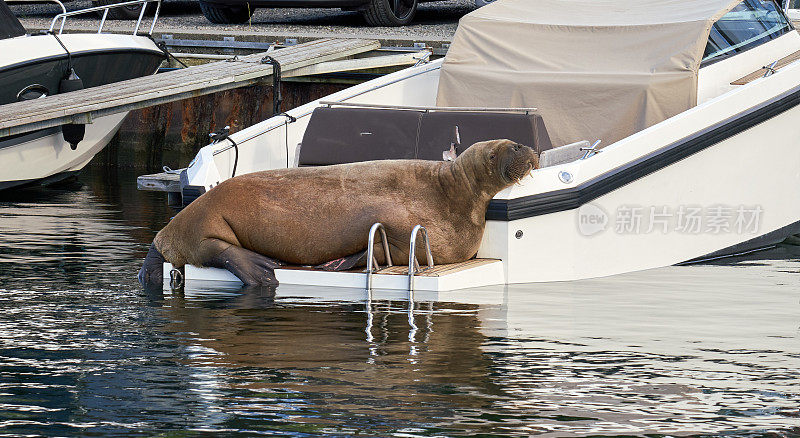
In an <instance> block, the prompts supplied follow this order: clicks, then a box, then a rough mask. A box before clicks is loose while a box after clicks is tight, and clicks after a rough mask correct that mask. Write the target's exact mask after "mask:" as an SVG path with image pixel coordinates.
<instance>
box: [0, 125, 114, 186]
mask: <svg viewBox="0 0 800 438" xmlns="http://www.w3.org/2000/svg"><path fill="white" fill-rule="evenodd" d="M126 115H127V113H121V114H113V115H110V116H105V117H99V118H97V119H96V120H94V123H91V124H88V125H86V135H85V137H84V139H83V140H82V141H81V142H80V143H79V144H78V147H77V148H76V149H75V150H72V149H71V148H70V146H69V143H67V142H65V141H64V137H63V135H62V134H61V128H60V127H56V128H50V129H42V130H39V131H34V132H31V133H27V134H22V135H21V136H14V137H12V138H6V139H2V138H0V162H2V163H13V164H11V165H4V166H3V170H2V171H1V172H0V190H4V189H10V188H13V187H18V186H23V185H35V184H40V185H47V184H51V183H54V182H57V181H58V180H60V179H63V178H57V177H56V176H63V177H68V176H70V174H75V173H77V172H78V171H80V170H81V169H83V168H84V167H85V166H86V165H87V164H88V163H89V161H91V159H92V158H93V157H94V156H95V155H96V154H97V153H98V152H100V151H101V150H103V148H104V147H106V145H107V144H108V142H110V141H111V139H112V138H113V137H114V134H116V132H117V130H118V129H119V127H120V125H121V124H122V121H123V119H124V118H125V116H126Z"/></svg>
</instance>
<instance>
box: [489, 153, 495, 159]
mask: <svg viewBox="0 0 800 438" xmlns="http://www.w3.org/2000/svg"><path fill="white" fill-rule="evenodd" d="M489 161H494V154H493V153H492V154H489Z"/></svg>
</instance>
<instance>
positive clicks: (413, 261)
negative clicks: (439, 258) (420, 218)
mask: <svg viewBox="0 0 800 438" xmlns="http://www.w3.org/2000/svg"><path fill="white" fill-rule="evenodd" d="M420 231H422V239H423V242H425V256H426V258H427V260H428V267H427V268H425V269H420V267H419V262H418V261H417V255H416V249H417V235H418V234H419V232H420ZM431 268H433V254H431V244H430V242H428V230H426V229H425V227H423V226H422V225H417V226H416V227H414V229H413V230H411V242H409V250H408V294H409V299H411V300H413V299H414V275H416V274H418V273H420V272H424V271H427V270H428V269H431Z"/></svg>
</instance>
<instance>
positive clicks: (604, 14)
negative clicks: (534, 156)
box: [437, 0, 741, 146]
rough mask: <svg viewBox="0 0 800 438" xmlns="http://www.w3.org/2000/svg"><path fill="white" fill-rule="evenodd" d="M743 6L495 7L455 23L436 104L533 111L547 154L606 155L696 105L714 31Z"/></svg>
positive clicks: (590, 2)
mask: <svg viewBox="0 0 800 438" xmlns="http://www.w3.org/2000/svg"><path fill="white" fill-rule="evenodd" d="M740 1H741V0H498V1H497V2H495V3H492V4H489V5H488V6H484V7H482V8H480V9H477V10H475V11H474V12H472V13H470V14H467V15H465V16H464V17H463V18H461V21H460V22H459V25H458V30H457V31H456V34H455V36H454V38H453V43H452V45H451V46H450V50H449V51H448V52H447V56H446V57H445V60H444V64H443V66H442V70H441V79H440V81H439V92H438V96H437V105H439V106H470V107H475V106H480V107H533V108H538V109H539V111H540V113H541V115H542V117H543V118H544V122H545V124H546V126H547V130H548V132H549V133H550V137H551V140H552V143H553V146H560V145H564V144H568V143H572V142H575V141H580V140H589V141H593V140H595V139H601V140H603V143H602V145H605V146H607V145H609V144H611V143H614V142H615V141H617V140H620V139H622V138H625V137H627V136H629V135H631V134H633V133H635V132H638V131H640V130H642V129H644V128H646V127H648V126H651V125H653V124H656V123H658V122H660V121H662V120H665V119H667V118H669V117H672V116H673V115H675V114H678V113H680V112H682V111H685V110H687V109H689V108H691V107H693V106H695V105H696V104H697V71H698V69H699V67H700V61H701V59H702V57H703V52H704V50H705V46H706V41H707V40H708V36H709V33H710V30H711V26H712V25H713V24H714V22H715V21H717V20H718V19H719V18H720V17H721V16H722V15H724V14H725V13H727V12H728V11H730V10H731V9H733V8H734V7H735V6H736V5H737V4H738V3H740Z"/></svg>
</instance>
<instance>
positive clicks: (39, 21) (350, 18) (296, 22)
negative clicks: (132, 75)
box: [10, 0, 475, 43]
mask: <svg viewBox="0 0 800 438" xmlns="http://www.w3.org/2000/svg"><path fill="white" fill-rule="evenodd" d="M65 6H66V7H67V10H69V11H73V10H78V9H83V8H88V7H91V6H92V3H91V1H89V0H74V1H69V2H66V1H65ZM10 7H11V9H12V10H13V11H14V13H15V14H16V15H17V16H18V17H19V19H20V21H22V24H23V25H24V26H25V28H26V29H28V30H29V31H34V30H39V29H46V28H48V27H49V26H50V21H51V20H52V17H53V16H54V15H55V14H57V13H58V12H59V8H58V6H56V5H52V4H50V5H48V4H29V5H24V4H12V5H10ZM474 9H475V6H474V0H445V1H438V2H431V3H423V4H421V5H420V6H419V10H418V11H417V16H416V18H415V19H414V22H413V23H412V24H411V25H409V26H405V27H369V26H367V25H366V24H364V21H363V19H362V18H361V15H360V14H359V13H357V12H351V11H342V10H340V9H296V8H291V9H290V8H269V9H267V8H261V9H258V10H256V12H255V14H254V15H253V18H252V20H251V23H249V24H243V25H223V24H213V23H211V22H209V21H208V20H207V19H206V18H205V17H204V16H203V14H202V13H201V12H200V6H199V5H198V3H197V2H196V1H186V0H164V3H163V5H162V13H161V16H160V17H159V20H158V24H157V25H156V34H157V35H158V34H160V33H173V34H179V35H193V36H195V37H197V38H201V39H202V38H206V39H221V36H231V35H233V36H241V37H243V38H242V39H264V38H286V37H297V38H301V39H304V38H319V37H372V38H378V39H381V40H383V41H386V42H393V43H397V42H402V41H406V42H411V41H416V42H448V41H450V40H451V38H452V36H453V33H454V32H455V30H456V25H457V23H458V19H459V18H461V17H462V16H463V15H464V14H466V13H468V12H470V11H472V10H474ZM88 17H91V18H79V17H74V18H70V19H69V20H68V21H67V26H66V27H65V30H66V31H85V30H91V29H97V25H98V23H99V20H98V19H97V18H96V17H94V16H88ZM132 28H133V24H132V22H127V21H116V20H113V21H112V20H109V21H107V22H106V29H107V30H109V31H120V32H121V31H125V30H127V29H132ZM176 37H177V36H176ZM259 37H260V38H259ZM237 39H239V38H237Z"/></svg>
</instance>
